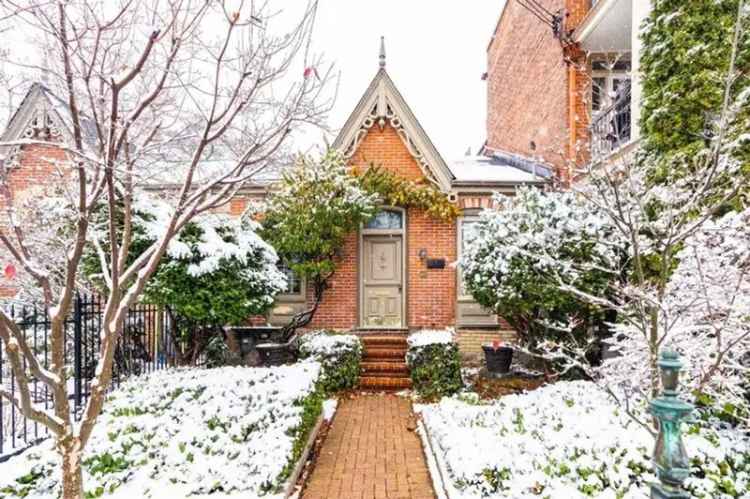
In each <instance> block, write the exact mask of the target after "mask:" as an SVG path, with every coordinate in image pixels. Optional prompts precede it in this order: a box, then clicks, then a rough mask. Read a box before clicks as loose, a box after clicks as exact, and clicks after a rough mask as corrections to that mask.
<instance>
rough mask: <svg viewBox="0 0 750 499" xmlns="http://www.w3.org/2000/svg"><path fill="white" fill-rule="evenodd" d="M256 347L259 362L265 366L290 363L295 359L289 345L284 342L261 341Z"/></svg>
mask: <svg viewBox="0 0 750 499" xmlns="http://www.w3.org/2000/svg"><path fill="white" fill-rule="evenodd" d="M256 348H257V349H258V353H259V354H260V361H261V364H262V365H263V366H266V367H270V366H280V365H282V364H290V363H292V362H294V361H295V360H297V359H296V355H295V352H294V351H293V349H292V348H291V346H290V345H287V344H285V343H280V344H273V343H261V344H260V345H257V346H256Z"/></svg>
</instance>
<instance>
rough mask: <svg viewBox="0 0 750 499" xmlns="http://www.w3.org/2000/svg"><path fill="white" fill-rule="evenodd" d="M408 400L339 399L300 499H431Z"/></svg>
mask: <svg viewBox="0 0 750 499" xmlns="http://www.w3.org/2000/svg"><path fill="white" fill-rule="evenodd" d="M415 426H416V423H415V420H414V413H413V412H412V409H411V402H410V401H409V400H408V399H406V398H404V397H398V396H396V395H392V394H382V393H381V394H362V395H358V396H356V397H354V398H351V399H345V400H341V401H340V402H339V408H338V410H337V411H336V416H335V417H334V419H333V423H332V425H331V429H330V430H329V432H328V435H327V437H326V439H325V441H324V442H323V446H322V448H321V450H320V455H319V456H318V458H317V460H316V462H315V467H314V468H313V470H312V474H311V475H310V478H309V479H308V481H307V486H306V487H305V489H304V490H303V492H302V498H303V499H336V498H341V499H434V498H435V493H434V492H433V489H432V482H431V480H430V473H429V470H428V467H427V463H426V461H425V456H424V451H423V450H422V445H421V443H420V440H419V437H418V436H417V434H416V433H415V432H414V431H413V430H414V428H415Z"/></svg>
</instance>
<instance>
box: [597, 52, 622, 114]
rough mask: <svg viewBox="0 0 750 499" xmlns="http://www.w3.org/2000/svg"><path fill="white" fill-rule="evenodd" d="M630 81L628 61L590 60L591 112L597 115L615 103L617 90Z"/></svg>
mask: <svg viewBox="0 0 750 499" xmlns="http://www.w3.org/2000/svg"><path fill="white" fill-rule="evenodd" d="M629 81H630V61H628V60H622V59H619V60H616V61H614V62H610V61H607V60H603V59H599V60H594V61H592V62H591V114H592V115H593V116H596V115H598V114H599V113H600V112H601V111H604V110H606V109H607V108H609V107H611V106H612V105H613V104H614V103H615V99H616V97H617V92H618V90H621V89H622V87H623V84H624V83H625V82H629Z"/></svg>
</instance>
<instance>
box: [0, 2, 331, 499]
mask: <svg viewBox="0 0 750 499" xmlns="http://www.w3.org/2000/svg"><path fill="white" fill-rule="evenodd" d="M230 3H231V4H233V5H232V6H231V7H230V6H229V5H228V4H230ZM0 9H2V12H0V20H2V21H3V22H4V23H5V24H6V25H7V24H8V23H11V24H12V25H13V26H14V27H15V28H16V29H20V30H25V32H28V33H29V36H28V39H29V40H32V39H33V40H37V41H38V40H45V41H46V42H45V44H44V46H41V47H39V49H40V50H41V51H43V52H44V53H45V54H48V57H46V59H47V60H46V63H47V64H46V67H44V70H45V71H46V72H47V74H48V78H49V86H50V87H51V90H52V91H53V92H55V93H56V94H57V95H59V96H60V98H61V99H62V101H63V102H61V103H60V105H61V107H63V108H64V110H65V115H66V117H67V120H68V124H69V127H70V130H71V134H70V135H71V140H62V139H61V136H60V135H59V134H54V133H53V134H52V136H50V137H43V138H29V139H21V140H18V141H13V142H6V143H3V144H0V146H5V147H19V146H20V147H25V148H29V147H37V148H38V147H41V148H44V150H45V151H50V152H49V157H48V159H47V160H48V161H49V162H50V163H51V164H53V165H54V167H55V169H56V170H57V171H59V181H58V187H57V192H59V196H57V197H55V198H54V199H56V202H57V203H58V204H59V206H60V207H64V209H62V208H61V209H62V211H63V212H65V213H67V214H68V215H67V216H66V219H65V220H61V221H60V223H61V224H62V225H64V226H65V229H64V230H61V229H60V227H59V226H58V227H57V228H56V230H57V233H58V235H60V234H62V236H60V237H65V238H67V241H68V242H67V244H65V245H64V246H65V252H64V254H63V255H61V257H60V259H59V260H56V259H55V258H50V256H49V255H47V254H45V252H44V251H43V250H44V249H45V248H46V247H45V246H44V245H36V244H30V240H31V238H32V236H30V235H29V234H33V233H35V232H36V231H39V230H44V229H45V228H44V227H39V226H35V225H34V221H33V219H27V218H23V217H21V216H20V215H19V212H18V211H17V206H16V204H17V200H15V199H14V193H13V192H12V191H11V189H10V188H9V186H8V182H7V179H8V173H7V171H4V174H3V182H2V185H0V188H2V194H3V202H4V208H5V211H6V214H5V215H6V217H7V221H6V222H7V223H6V224H5V225H3V226H0V243H2V246H3V247H4V249H5V250H7V252H8V253H10V255H11V256H12V258H13V259H14V260H15V262H16V263H17V265H18V266H19V270H20V271H22V272H23V273H25V274H26V275H27V276H28V277H29V279H30V280H31V281H33V283H34V285H35V286H36V288H37V289H38V290H39V292H40V294H41V296H42V297H43V300H44V304H45V306H46V307H47V310H48V313H49V317H50V323H51V330H50V342H51V349H50V350H51V362H50V365H49V367H45V366H44V364H43V362H42V361H41V360H40V359H39V358H38V357H37V356H35V355H34V352H33V351H32V349H31V348H29V345H28V344H27V343H26V341H25V340H24V335H23V333H22V331H21V330H20V329H19V328H18V326H17V325H16V324H15V323H14V322H13V321H12V320H11V318H10V317H9V316H8V315H6V314H5V313H3V312H0V338H1V339H2V342H3V343H4V345H5V349H6V352H7V358H8V360H9V362H10V364H11V366H12V368H13V370H14V371H15V372H16V384H17V387H16V388H17V390H15V393H11V392H10V391H7V390H5V389H3V388H0V396H2V397H4V398H6V399H7V400H9V401H10V403H12V404H14V405H15V406H17V407H18V408H19V410H20V411H21V412H22V413H23V414H24V415H25V416H26V417H27V418H29V419H31V420H33V421H36V422H39V423H41V424H43V425H45V426H46V427H47V428H49V429H50V431H51V432H52V433H53V435H54V438H55V439H56V442H57V448H58V451H59V453H60V455H61V458H62V484H63V497H65V498H80V497H82V496H83V483H82V472H81V461H82V451H83V449H84V448H85V447H86V444H87V442H88V440H89V437H90V436H91V433H92V430H93V429H94V427H95V425H96V422H97V417H98V415H99V413H100V412H101V410H102V406H103V404H104V400H105V396H106V393H107V390H108V389H109V388H110V383H111V377H112V362H113V356H114V353H115V348H116V342H117V340H118V338H119V336H120V334H121V332H122V329H123V323H124V320H125V317H126V314H127V309H128V307H129V306H130V305H132V304H133V303H134V302H135V301H136V300H137V299H138V297H139V295H140V294H141V292H142V291H143V289H144V286H145V284H146V283H147V281H148V279H149V277H150V276H151V275H152V274H153V273H154V271H155V269H156V267H157V265H158V263H159V261H160V259H161V258H162V256H163V255H164V253H165V251H166V250H167V248H168V246H169V244H170V241H171V240H172V238H173V237H174V236H175V235H176V234H177V233H178V232H179V231H180V229H181V228H182V227H184V226H185V224H186V223H188V222H189V221H190V220H191V219H193V218H194V217H195V216H196V215H198V214H200V213H203V212H207V211H210V210H215V209H217V208H219V207H221V206H222V205H224V204H225V203H227V202H228V201H229V200H230V199H231V198H232V197H233V196H234V195H235V194H236V193H237V192H238V190H239V189H241V188H242V186H243V185H245V184H246V183H247V182H248V181H249V179H251V177H252V176H253V175H254V174H256V173H257V172H259V171H260V170H262V169H264V168H268V167H269V166H274V165H276V164H278V162H279V161H280V160H281V158H282V155H283V153H284V150H285V147H286V144H287V142H288V140H289V138H290V136H291V135H292V133H293V132H295V131H296V130H298V129H299V128H300V126H302V125H304V124H313V125H319V124H322V122H323V119H324V118H325V115H326V113H327V111H328V109H329V108H330V100H329V99H327V98H326V91H327V90H326V89H327V88H328V86H327V85H326V83H327V81H328V80H329V79H330V78H329V76H330V73H331V72H330V69H329V70H328V71H323V72H322V74H321V75H320V76H318V74H319V73H318V71H317V67H318V66H319V65H320V64H321V61H320V59H318V58H316V59H314V60H313V59H311V56H310V54H309V44H310V37H311V31H312V27H313V21H314V16H315V9H316V4H315V3H311V4H308V5H307V6H306V8H305V10H304V12H302V13H301V14H299V16H298V17H297V18H296V19H294V20H292V21H290V19H289V15H288V13H285V12H282V11H274V10H272V6H271V2H270V1H265V2H263V1H261V2H247V1H235V2H228V1H219V0H213V1H205V0H170V1H167V2H152V1H148V0H115V1H111V0H70V1H59V2H58V1H47V0H27V1H23V0H17V1H16V0H7V1H5V2H2V3H0ZM17 55H18V56H17V57H16V58H13V56H14V54H13V53H11V54H10V55H9V56H8V61H9V63H12V64H15V65H16V67H18V68H25V67H28V66H29V65H32V64H34V63H33V62H31V61H29V60H28V58H27V57H25V56H23V54H20V53H19V54H17ZM305 68H316V70H315V71H303V70H304V69H305ZM51 151H57V153H56V154H53V153H52V152H51ZM60 152H62V154H60ZM155 184H159V185H160V186H161V190H160V191H159V197H160V198H161V205H162V206H164V209H163V210H162V212H161V213H159V214H158V217H157V218H158V220H159V227H158V237H157V238H156V240H155V242H154V243H153V244H151V245H150V246H149V247H148V248H147V249H146V250H145V251H144V252H143V253H141V254H140V255H139V256H138V257H137V258H131V257H130V251H131V244H132V240H133V226H132V219H133V212H134V209H135V207H136V205H137V204H138V203H139V201H140V200H141V199H142V198H143V196H145V195H146V192H147V191H148V190H153V188H154V185H155ZM102 212H103V213H104V214H105V216H104V217H103V219H102V217H101V216H100V214H101V213H102ZM104 233H106V234H107V240H108V241H111V244H107V245H103V244H101V243H100V239H103V238H102V237H100V236H101V235H102V234H104ZM89 247H93V248H94V250H95V252H96V254H97V255H98V259H99V263H100V266H101V275H102V276H104V280H105V281H106V286H107V289H106V292H105V305H104V310H103V321H102V331H101V340H102V341H101V351H100V352H99V356H100V360H99V363H98V367H97V370H96V373H95V378H94V380H93V381H92V383H91V393H90V398H89V400H88V402H87V404H86V406H85V408H84V410H83V413H82V415H81V418H80V421H77V422H76V421H74V418H73V417H72V416H71V408H70V406H69V402H68V400H69V399H68V396H69V393H68V391H69V390H68V386H67V384H66V374H65V359H64V350H63V345H64V341H65V326H64V324H65V320H66V317H67V316H68V314H69V313H70V311H71V304H72V301H73V298H74V295H75V291H76V284H77V281H78V280H79V279H80V267H81V261H82V255H83V254H84V252H85V251H86V250H87V248H89ZM58 261H59V262H60V263H59V264H62V267H59V264H57V263H55V262H58ZM32 380H37V381H39V382H41V383H43V384H44V385H46V386H47V387H49V390H50V391H51V392H52V393H53V398H54V404H53V409H52V410H45V409H43V408H42V407H39V406H37V405H35V403H34V401H33V399H32V397H31V396H30V390H29V384H30V382H31V381H32Z"/></svg>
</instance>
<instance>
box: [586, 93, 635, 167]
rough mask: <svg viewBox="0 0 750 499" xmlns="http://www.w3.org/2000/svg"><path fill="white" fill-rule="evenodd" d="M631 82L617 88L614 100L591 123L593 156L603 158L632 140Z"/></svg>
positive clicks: (595, 158)
mask: <svg viewBox="0 0 750 499" xmlns="http://www.w3.org/2000/svg"><path fill="white" fill-rule="evenodd" d="M630 124H631V118H630V82H625V83H623V85H622V86H621V87H620V88H619V89H618V90H617V94H616V95H615V99H614V102H613V103H612V104H611V105H610V106H609V107H607V108H605V109H603V110H602V111H601V112H599V113H597V114H596V116H594V119H593V121H592V123H591V158H592V159H594V160H597V159H602V158H604V157H606V156H607V155H609V154H611V153H612V152H613V151H615V150H617V149H618V148H619V147H621V146H623V145H625V144H627V143H628V142H629V141H630Z"/></svg>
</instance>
